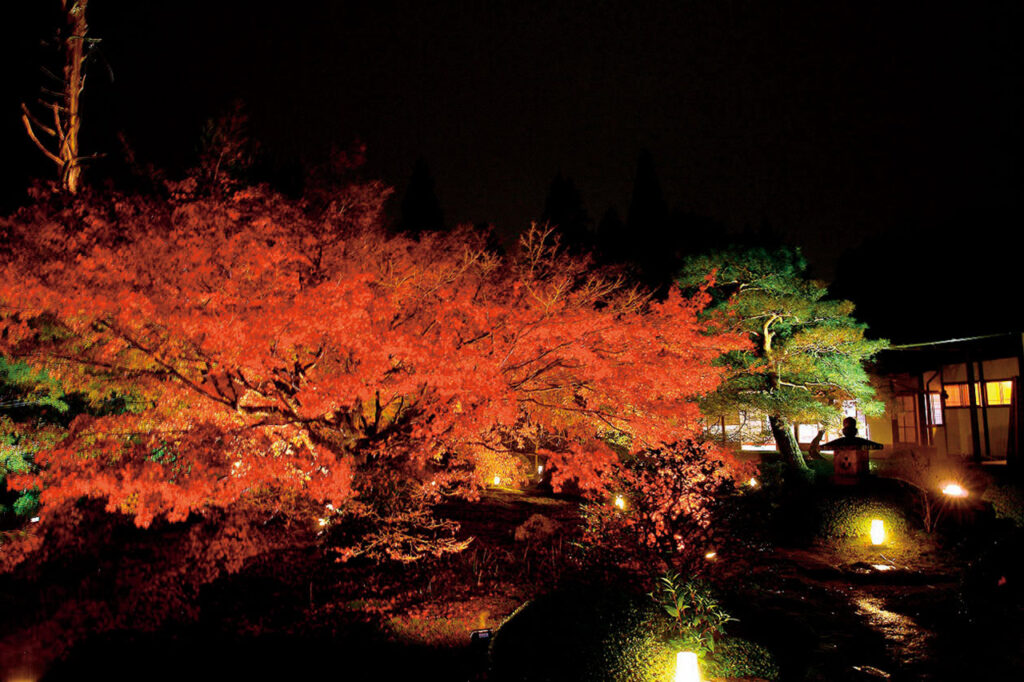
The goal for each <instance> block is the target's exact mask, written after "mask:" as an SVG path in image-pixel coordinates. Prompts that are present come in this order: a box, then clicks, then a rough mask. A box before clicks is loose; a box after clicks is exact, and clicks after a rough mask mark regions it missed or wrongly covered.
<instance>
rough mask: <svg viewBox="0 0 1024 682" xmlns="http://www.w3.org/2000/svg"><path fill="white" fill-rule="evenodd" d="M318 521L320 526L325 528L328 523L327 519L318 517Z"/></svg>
mask: <svg viewBox="0 0 1024 682" xmlns="http://www.w3.org/2000/svg"><path fill="white" fill-rule="evenodd" d="M317 523H319V524H320V527H321V528H323V527H324V526H326V525H327V519H317Z"/></svg>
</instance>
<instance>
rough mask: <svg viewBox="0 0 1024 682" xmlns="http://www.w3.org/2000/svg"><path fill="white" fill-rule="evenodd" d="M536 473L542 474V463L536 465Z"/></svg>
mask: <svg viewBox="0 0 1024 682" xmlns="http://www.w3.org/2000/svg"><path fill="white" fill-rule="evenodd" d="M537 473H538V474H543V473H544V465H543V464H538V465H537Z"/></svg>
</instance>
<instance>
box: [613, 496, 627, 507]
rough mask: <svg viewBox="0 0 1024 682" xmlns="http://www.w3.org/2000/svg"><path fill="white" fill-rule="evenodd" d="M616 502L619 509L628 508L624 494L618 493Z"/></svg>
mask: <svg viewBox="0 0 1024 682" xmlns="http://www.w3.org/2000/svg"><path fill="white" fill-rule="evenodd" d="M614 504H615V506H616V507H618V508H619V509H625V508H626V498H625V497H623V496H622V495H616V496H615V502H614Z"/></svg>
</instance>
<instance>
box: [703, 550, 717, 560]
mask: <svg viewBox="0 0 1024 682" xmlns="http://www.w3.org/2000/svg"><path fill="white" fill-rule="evenodd" d="M704 558H705V559H707V560H708V561H714V560H715V559H716V558H718V552H708V553H707V554H705V555H704Z"/></svg>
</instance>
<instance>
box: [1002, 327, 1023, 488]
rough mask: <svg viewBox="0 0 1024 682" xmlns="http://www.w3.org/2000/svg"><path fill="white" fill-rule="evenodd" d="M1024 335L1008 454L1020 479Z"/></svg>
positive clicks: (1020, 347)
mask: <svg viewBox="0 0 1024 682" xmlns="http://www.w3.org/2000/svg"><path fill="white" fill-rule="evenodd" d="M1022 374H1024V334H1021V337H1020V339H1019V342H1018V343H1017V376H1016V377H1015V378H1014V382H1013V405H1012V407H1011V409H1012V410H1013V411H1012V412H1011V413H1010V414H1011V419H1010V422H1011V424H1012V428H1011V429H1010V438H1011V442H1012V443H1013V447H1012V448H1010V450H1009V451H1008V452H1007V453H1006V464H1007V466H1009V467H1010V470H1011V471H1013V472H1014V473H1015V474H1016V475H1017V476H1018V477H1024V466H1022V465H1021V456H1022V455H1024V453H1022V452H1021V450H1022V449H1024V444H1022V443H1021V433H1020V431H1021V425H1022V424H1024V401H1021V399H1020V391H1021V389H1022V388H1024V378H1022V376H1021V375H1022Z"/></svg>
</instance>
